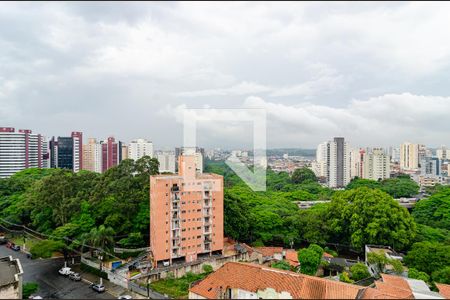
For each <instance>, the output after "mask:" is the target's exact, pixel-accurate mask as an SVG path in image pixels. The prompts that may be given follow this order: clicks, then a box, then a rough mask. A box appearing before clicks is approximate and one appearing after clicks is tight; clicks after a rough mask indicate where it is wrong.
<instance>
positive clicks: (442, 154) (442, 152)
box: [436, 146, 450, 160]
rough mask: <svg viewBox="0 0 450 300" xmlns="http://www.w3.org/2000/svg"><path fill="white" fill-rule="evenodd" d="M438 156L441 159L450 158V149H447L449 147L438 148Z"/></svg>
mask: <svg viewBox="0 0 450 300" xmlns="http://www.w3.org/2000/svg"><path fill="white" fill-rule="evenodd" d="M436 156H437V158H439V159H440V160H447V159H449V160H450V149H447V147H445V146H442V147H440V148H439V149H436Z"/></svg>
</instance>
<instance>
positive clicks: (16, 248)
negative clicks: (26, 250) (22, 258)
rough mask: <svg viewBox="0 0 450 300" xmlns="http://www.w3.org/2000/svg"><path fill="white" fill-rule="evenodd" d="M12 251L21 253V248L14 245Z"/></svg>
mask: <svg viewBox="0 0 450 300" xmlns="http://www.w3.org/2000/svg"><path fill="white" fill-rule="evenodd" d="M11 249H12V250H14V251H20V246H18V245H15V244H13V245H12V247H11Z"/></svg>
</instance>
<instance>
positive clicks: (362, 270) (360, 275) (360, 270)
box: [350, 263, 370, 281]
mask: <svg viewBox="0 0 450 300" xmlns="http://www.w3.org/2000/svg"><path fill="white" fill-rule="evenodd" d="M350 272H351V274H352V279H353V280H355V281H360V280H362V279H365V278H368V277H370V273H369V270H368V269H367V266H366V265H365V264H363V263H357V264H354V265H353V266H351V267H350Z"/></svg>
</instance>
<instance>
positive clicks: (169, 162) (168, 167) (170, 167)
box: [156, 152, 175, 173]
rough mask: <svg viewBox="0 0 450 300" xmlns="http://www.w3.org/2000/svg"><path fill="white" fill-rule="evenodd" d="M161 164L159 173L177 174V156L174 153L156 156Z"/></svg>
mask: <svg viewBox="0 0 450 300" xmlns="http://www.w3.org/2000/svg"><path fill="white" fill-rule="evenodd" d="M156 158H157V159H158V162H159V173H164V172H169V173H175V154H174V153H172V152H161V153H158V154H157V155H156Z"/></svg>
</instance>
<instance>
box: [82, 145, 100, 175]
mask: <svg viewBox="0 0 450 300" xmlns="http://www.w3.org/2000/svg"><path fill="white" fill-rule="evenodd" d="M83 170H88V171H91V172H97V173H101V172H102V146H101V145H100V143H97V140H96V139H94V138H90V139H89V140H88V143H87V144H85V145H83Z"/></svg>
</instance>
